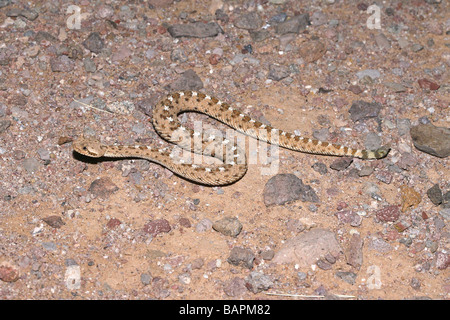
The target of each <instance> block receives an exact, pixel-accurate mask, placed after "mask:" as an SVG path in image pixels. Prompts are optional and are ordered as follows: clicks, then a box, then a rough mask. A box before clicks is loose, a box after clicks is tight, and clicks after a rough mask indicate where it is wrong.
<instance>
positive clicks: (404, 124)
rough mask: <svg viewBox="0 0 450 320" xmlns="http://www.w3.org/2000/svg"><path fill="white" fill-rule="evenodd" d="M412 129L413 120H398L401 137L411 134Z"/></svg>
mask: <svg viewBox="0 0 450 320" xmlns="http://www.w3.org/2000/svg"><path fill="white" fill-rule="evenodd" d="M410 128H411V120H409V119H397V130H398V134H399V135H401V136H404V135H407V134H409V130H410Z"/></svg>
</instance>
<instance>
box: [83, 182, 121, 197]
mask: <svg viewBox="0 0 450 320" xmlns="http://www.w3.org/2000/svg"><path fill="white" fill-rule="evenodd" d="M88 190H89V192H90V193H92V194H94V195H95V196H97V197H101V198H108V197H109V196H110V195H112V194H113V193H115V192H116V191H117V190H119V187H117V186H116V185H115V184H114V182H112V181H111V179H110V178H108V177H102V178H99V179H96V180H94V181H93V182H92V183H91V185H90V186H89V189H88Z"/></svg>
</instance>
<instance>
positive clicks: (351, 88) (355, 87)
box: [348, 85, 363, 94]
mask: <svg viewBox="0 0 450 320" xmlns="http://www.w3.org/2000/svg"><path fill="white" fill-rule="evenodd" d="M348 90H349V91H350V92H352V93H354V94H361V93H362V92H363V89H362V88H361V87H360V86H358V85H350V86H349V87H348Z"/></svg>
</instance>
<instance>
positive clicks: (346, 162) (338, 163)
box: [330, 157, 353, 171]
mask: <svg viewBox="0 0 450 320" xmlns="http://www.w3.org/2000/svg"><path fill="white" fill-rule="evenodd" d="M352 162H353V158H351V157H342V158H339V159H337V160H334V161H333V162H332V163H331V164H330V168H331V169H333V170H336V171H342V170H345V169H347V168H348V166H350V165H351V164H352Z"/></svg>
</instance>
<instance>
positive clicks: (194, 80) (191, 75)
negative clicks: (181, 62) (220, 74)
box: [165, 69, 203, 91]
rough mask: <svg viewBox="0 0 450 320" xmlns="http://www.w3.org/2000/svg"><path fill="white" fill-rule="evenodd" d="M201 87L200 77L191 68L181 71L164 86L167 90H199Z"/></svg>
mask: <svg viewBox="0 0 450 320" xmlns="http://www.w3.org/2000/svg"><path fill="white" fill-rule="evenodd" d="M201 88H203V82H202V79H200V77H199V76H198V75H197V73H195V71H194V70H191V69H189V70H187V71H185V72H183V73H182V74H181V76H180V77H179V78H178V79H177V80H175V81H174V82H172V83H171V84H169V85H168V86H166V87H165V89H167V90H169V91H181V90H200V89H201Z"/></svg>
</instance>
